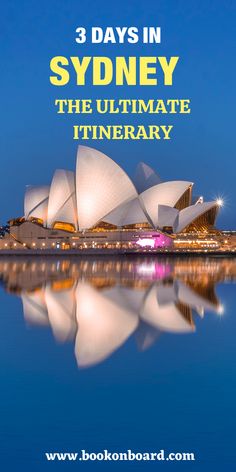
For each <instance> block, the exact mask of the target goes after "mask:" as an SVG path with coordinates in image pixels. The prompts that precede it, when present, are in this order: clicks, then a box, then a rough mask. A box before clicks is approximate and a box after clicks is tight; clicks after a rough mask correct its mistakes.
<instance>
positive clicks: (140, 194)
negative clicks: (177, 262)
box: [0, 146, 221, 250]
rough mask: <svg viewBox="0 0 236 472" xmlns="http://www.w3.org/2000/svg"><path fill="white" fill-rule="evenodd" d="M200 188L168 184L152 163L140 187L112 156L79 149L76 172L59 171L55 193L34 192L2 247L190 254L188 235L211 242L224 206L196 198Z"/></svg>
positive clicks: (51, 189)
mask: <svg viewBox="0 0 236 472" xmlns="http://www.w3.org/2000/svg"><path fill="white" fill-rule="evenodd" d="M192 188H193V183H192V182H188V181H180V180H178V181H167V182H161V181H160V177H159V176H158V174H156V172H155V171H154V170H153V169H151V168H150V167H149V166H147V165H146V164H144V163H140V164H139V165H138V167H137V171H136V174H135V177H134V179H133V181H132V180H131V179H130V178H129V176H128V175H127V174H126V172H125V171H124V170H123V169H122V168H121V167H120V166H119V165H118V164H117V163H116V162H114V161H113V160H112V159H111V158H110V157H108V156H106V155H105V154H103V153H101V152H100V151H97V150H95V149H92V148H89V147H86V146H79V148H78V154H77V162H76V171H75V173H74V172H71V171H67V170H56V171H55V173H54V176H53V179H52V182H51V185H50V186H39V187H32V186H31V187H27V189H26V193H25V200H24V216H23V217H21V218H17V219H14V220H11V221H10V232H9V234H7V235H6V236H5V237H4V238H2V239H1V240H0V248H1V249H4V248H6V247H8V248H13V249H14V248H16V249H19V248H26V249H27V248H30V249H65V250H66V249H96V248H97V249H113V250H114V249H117V250H119V249H120V248H122V249H138V248H142V249H143V248H147V249H152V250H165V249H169V248H170V247H172V248H175V249H178V248H181V244H182V247H183V246H184V245H185V243H186V241H189V239H186V235H191V240H193V241H196V240H198V241H201V240H202V238H203V239H204V240H206V237H207V238H208V239H207V240H209V234H210V235H211V236H212V235H213V236H212V237H213V238H214V237H216V235H217V234H219V232H218V233H217V231H216V230H215V229H214V225H215V220H216V216H217V213H218V210H219V207H220V206H221V203H220V202H219V201H211V202H204V201H203V197H197V198H194V197H193V196H192ZM179 235H180V236H181V237H180V236H179ZM180 241H182V243H181V242H180ZM210 241H212V239H211V238H210ZM196 244H197V243H196ZM199 244H200V243H199V242H198V246H199Z"/></svg>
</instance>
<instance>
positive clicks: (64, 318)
mask: <svg viewBox="0 0 236 472" xmlns="http://www.w3.org/2000/svg"><path fill="white" fill-rule="evenodd" d="M0 278H1V282H2V284H3V286H4V288H5V290H7V291H8V292H10V293H13V294H15V295H17V296H20V297H21V300H22V304H23V312H24V318H25V321H26V322H27V323H30V324H33V325H41V326H50V327H51V329H52V331H53V334H54V336H55V338H56V339H57V340H59V341H61V342H65V341H69V340H71V341H73V342H74V343H75V356H76V360H77V363H78V365H79V366H82V367H88V366H91V365H94V364H97V363H99V362H101V361H103V360H104V359H106V358H107V357H108V356H110V355H111V354H112V352H114V351H115V350H116V349H118V348H119V347H120V346H121V345H122V344H123V343H124V342H125V341H126V340H127V339H128V338H129V337H130V336H131V335H132V334H133V333H135V338H136V342H137V346H138V348H139V349H141V350H144V349H147V348H149V347H150V346H151V345H152V344H153V343H154V342H155V341H156V340H157V338H158V337H159V336H160V334H161V333H162V332H171V333H192V332H194V331H195V329H196V328H195V316H198V315H200V317H203V316H204V313H205V312H207V311H212V312H214V313H216V314H217V315H221V314H222V313H223V306H222V304H221V302H220V300H219V299H218V297H217V295H216V291H215V286H216V284H217V283H221V282H226V281H235V279H236V259H233V258H228V259H221V258H218V259H217V258H198V257H195V258H190V259H189V258H180V259H178V258H172V259H171V258H164V257H162V258H143V257H141V258H130V257H123V258H120V259H118V258H113V259H108V258H105V259H102V258H97V259H95V260H94V259H92V258H88V259H82V258H78V259H72V258H65V259H64V258H59V259H54V258H48V259H46V258H38V257H34V258H23V257H22V256H21V257H18V258H13V257H10V258H6V259H4V258H1V259H0Z"/></svg>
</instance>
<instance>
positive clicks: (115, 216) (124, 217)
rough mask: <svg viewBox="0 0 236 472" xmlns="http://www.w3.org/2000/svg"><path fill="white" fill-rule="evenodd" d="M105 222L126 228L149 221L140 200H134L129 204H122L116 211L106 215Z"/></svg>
mask: <svg viewBox="0 0 236 472" xmlns="http://www.w3.org/2000/svg"><path fill="white" fill-rule="evenodd" d="M103 220H104V221H106V222H107V223H111V224H113V225H116V226H125V225H131V224H136V223H144V222H147V221H148V219H147V217H146V215H145V214H144V212H143V210H142V208H141V205H140V201H139V199H138V198H134V199H133V200H131V201H130V202H128V203H122V204H121V205H119V206H118V207H117V208H115V210H113V211H111V212H110V213H109V214H108V215H106V216H105V217H104V218H103Z"/></svg>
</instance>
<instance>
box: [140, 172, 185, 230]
mask: <svg viewBox="0 0 236 472" xmlns="http://www.w3.org/2000/svg"><path fill="white" fill-rule="evenodd" d="M191 185H192V182H186V181H182V180H176V181H170V182H163V183H161V184H158V185H155V186H154V187H151V188H149V189H148V190H145V192H143V193H141V194H140V195H139V198H140V202H141V205H142V207H143V211H144V212H145V214H146V216H147V218H148V219H149V221H150V223H151V224H152V225H153V226H154V228H157V227H158V205H167V206H169V207H174V206H175V204H176V203H177V202H178V200H179V199H180V197H182V195H183V194H184V193H185V192H186V190H187V189H188V188H189V187H190V186H191Z"/></svg>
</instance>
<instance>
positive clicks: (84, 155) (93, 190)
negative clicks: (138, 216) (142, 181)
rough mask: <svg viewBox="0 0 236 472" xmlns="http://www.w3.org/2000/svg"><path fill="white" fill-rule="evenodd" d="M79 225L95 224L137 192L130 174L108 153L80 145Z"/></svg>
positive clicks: (78, 174) (82, 226)
mask: <svg viewBox="0 0 236 472" xmlns="http://www.w3.org/2000/svg"><path fill="white" fill-rule="evenodd" d="M76 195H77V208H78V221H79V229H80V230H84V229H88V228H91V227H93V226H94V225H96V224H97V223H98V222H99V221H101V220H102V219H103V218H104V216H106V215H107V214H108V213H110V212H111V211H112V210H114V208H116V207H117V206H118V205H120V204H121V203H125V202H128V201H129V200H132V199H133V198H135V197H136V196H137V192H136V189H135V187H134V185H133V183H132V182H131V180H130V179H129V177H128V175H127V174H126V173H125V172H124V171H123V169H121V167H120V166H119V165H118V164H116V163H115V162H114V161H113V160H112V159H110V158H109V157H108V156H106V155H105V154H103V153H101V152H99V151H97V150H96V149H92V148H89V147H85V146H79V149H78V154H77V165H76Z"/></svg>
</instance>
